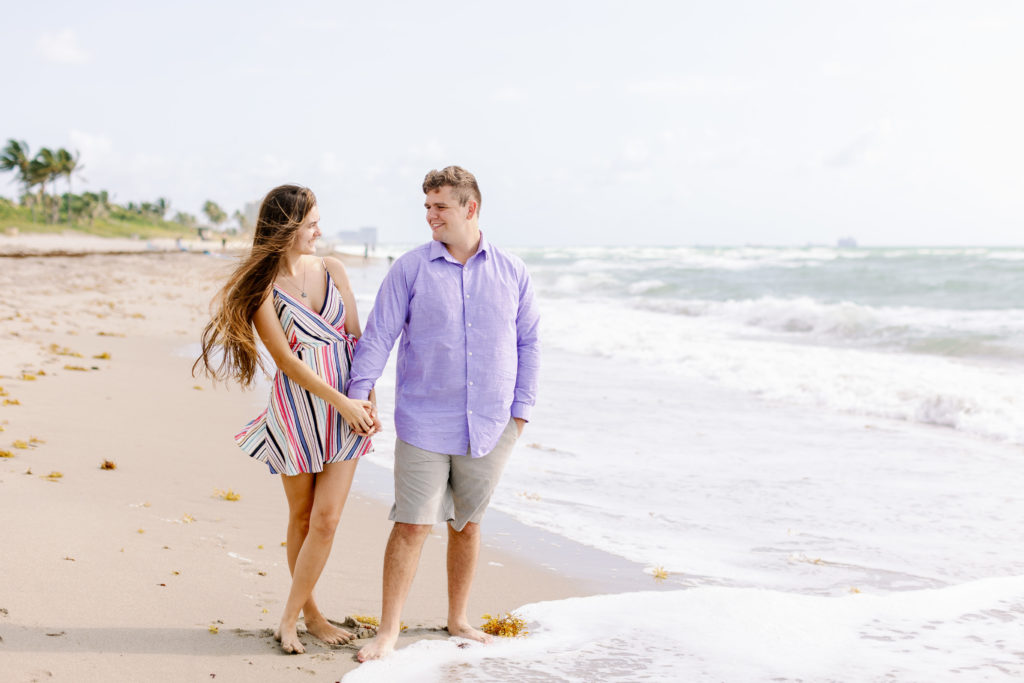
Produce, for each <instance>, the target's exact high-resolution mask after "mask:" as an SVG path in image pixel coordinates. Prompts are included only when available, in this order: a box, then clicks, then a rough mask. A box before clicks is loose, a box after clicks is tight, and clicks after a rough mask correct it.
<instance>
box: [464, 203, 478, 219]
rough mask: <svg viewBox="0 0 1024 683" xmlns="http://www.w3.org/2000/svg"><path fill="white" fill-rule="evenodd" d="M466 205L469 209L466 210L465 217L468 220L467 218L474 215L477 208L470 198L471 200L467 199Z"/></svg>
mask: <svg viewBox="0 0 1024 683" xmlns="http://www.w3.org/2000/svg"><path fill="white" fill-rule="evenodd" d="M468 207H469V210H468V211H467V212H466V219H467V220H468V219H470V218H472V217H473V216H475V215H476V210H477V203H476V202H474V201H473V200H472V199H471V200H469V204H468Z"/></svg>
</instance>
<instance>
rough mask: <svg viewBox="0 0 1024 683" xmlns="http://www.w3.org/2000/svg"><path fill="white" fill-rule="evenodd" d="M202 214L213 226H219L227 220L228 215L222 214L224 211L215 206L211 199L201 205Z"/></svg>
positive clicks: (215, 203)
mask: <svg viewBox="0 0 1024 683" xmlns="http://www.w3.org/2000/svg"><path fill="white" fill-rule="evenodd" d="M203 213H205V214H206V217H207V218H209V219H210V222H211V223H213V224H214V225H215V226H218V225H220V224H221V223H223V222H224V221H226V220H227V218H228V215H227V214H226V213H224V210H223V209H222V208H220V207H219V206H217V202H215V201H213V200H212V199H207V200H206V203H205V204H203Z"/></svg>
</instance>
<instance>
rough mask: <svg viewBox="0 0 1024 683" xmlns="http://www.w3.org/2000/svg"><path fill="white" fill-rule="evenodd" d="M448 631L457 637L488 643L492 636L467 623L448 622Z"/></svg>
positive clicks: (492, 638)
mask: <svg viewBox="0 0 1024 683" xmlns="http://www.w3.org/2000/svg"><path fill="white" fill-rule="evenodd" d="M448 633H449V634H451V635H453V636H456V637H458V638H465V639H467V640H475V641H476V642H478V643H484V644H487V643H490V642H492V641H493V640H494V636H491V635H488V634H486V633H484V632H483V631H481V630H480V629H476V628H473V627H472V626H470V625H469V624H448Z"/></svg>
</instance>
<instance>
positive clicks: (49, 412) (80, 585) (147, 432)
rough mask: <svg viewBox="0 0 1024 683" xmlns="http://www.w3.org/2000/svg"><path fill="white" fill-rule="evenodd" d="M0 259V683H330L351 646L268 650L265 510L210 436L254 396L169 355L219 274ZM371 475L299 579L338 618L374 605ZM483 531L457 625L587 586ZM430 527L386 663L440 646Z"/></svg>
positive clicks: (192, 268) (63, 246)
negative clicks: (402, 628) (398, 653)
mask: <svg viewBox="0 0 1024 683" xmlns="http://www.w3.org/2000/svg"><path fill="white" fill-rule="evenodd" d="M4 239H6V240H7V241H6V243H4V242H3V240H4ZM143 244H144V243H143ZM129 246H130V245H129ZM136 246H138V245H136ZM218 246H219V245H218ZM0 247H2V248H0V253H6V254H8V255H9V254H11V253H15V252H20V253H21V254H22V256H23V257H22V258H11V257H9V256H8V257H4V256H2V255H0V287H2V291H3V292H4V296H3V297H2V299H0V321H2V326H0V375H2V379H0V387H3V390H2V397H0V401H3V405H2V406H0V428H2V431H0V450H2V451H3V452H4V453H3V455H4V457H3V458H0V500H2V501H3V505H2V509H3V515H4V523H3V526H2V532H0V547H2V548H3V551H2V552H0V576H3V583H2V587H0V653H2V655H0V679H2V680H4V681H34V680H74V681H114V680H148V681H163V680H167V681H172V680H173V681H180V680H200V679H203V680H208V679H212V678H216V679H218V680H275V681H292V680H302V681H306V680H339V679H340V678H341V677H342V676H343V675H344V674H345V672H347V671H349V670H351V669H353V668H355V667H356V666H357V665H358V664H357V662H356V661H355V659H354V654H355V651H356V649H357V646H358V644H359V641H356V645H349V646H343V647H336V648H330V647H327V646H324V645H322V644H319V643H318V641H315V640H314V639H313V638H311V637H309V636H304V637H303V642H304V644H305V645H306V648H307V652H306V654H305V655H301V656H286V655H284V654H282V653H281V652H280V650H279V648H278V647H277V645H276V643H275V641H274V640H273V638H272V636H271V631H272V629H273V627H274V626H276V620H277V618H278V617H279V611H280V609H281V607H282V605H283V601H284V599H285V597H286V594H287V588H288V568H287V564H286V559H285V550H284V548H283V547H282V545H283V540H284V537H285V522H286V504H285V500H284V496H283V493H282V491H281V485H280V483H279V481H278V478H277V477H275V476H271V475H269V474H268V473H267V472H266V469H265V468H264V467H263V466H262V465H261V464H260V463H256V462H252V461H249V460H248V459H247V458H245V457H244V455H242V454H241V452H240V451H239V450H238V449H237V447H236V446H235V445H234V443H233V441H232V438H231V437H232V434H233V433H234V431H235V430H236V429H237V428H239V427H240V426H241V425H243V424H244V423H245V422H246V421H248V420H249V419H251V418H252V417H253V416H254V415H255V414H256V412H258V406H259V403H260V402H261V401H262V400H263V396H261V395H256V394H254V393H252V392H249V393H245V392H242V391H240V390H239V389H238V388H237V387H231V388H227V387H225V386H223V385H221V386H214V385H213V384H211V382H209V381H208V380H206V379H193V378H192V376H191V374H190V367H191V364H192V360H193V359H192V357H191V354H190V353H189V352H188V349H189V345H190V344H193V345H194V344H195V343H196V341H197V339H198V335H199V331H200V330H201V327H202V325H203V324H204V323H205V320H206V307H207V305H208V302H209V300H210V297H211V296H212V294H213V292H214V291H215V289H216V286H217V283H218V282H220V281H221V280H222V278H223V277H224V275H225V274H226V272H227V271H228V269H229V268H230V267H231V264H232V260H231V259H230V258H227V257H217V256H216V255H206V254H202V253H177V252H174V251H159V250H158V249H155V248H154V249H148V248H145V247H144V246H143V248H141V249H128V248H127V247H126V246H125V245H121V244H116V245H115V244H111V243H110V242H105V241H100V242H96V241H95V240H93V239H91V238H78V237H75V238H69V237H64V238H61V237H59V236H57V237H55V236H40V237H38V238H35V237H32V238H30V237H21V238H0ZM164 247H166V245H164ZM172 247H173V245H172ZM33 250H35V251H36V252H49V253H54V252H57V253H59V252H69V253H81V252H93V253H90V254H87V255H84V256H51V257H40V256H33V255H31V254H30V253H27V252H31V251H33ZM123 251H139V252H140V253H137V254H123V253H116V252H123ZM96 252H105V253H96ZM353 263H354V265H353V266H352V267H358V260H354V261H353ZM362 313H363V315H364V316H365V313H366V311H363V312H362ZM104 461H110V462H111V463H113V466H114V467H116V469H103V468H102V467H101V465H102V464H103V462H104ZM374 467H375V466H374V465H372V464H369V463H367V464H363V465H362V467H361V468H360V471H363V470H366V469H367V468H374ZM376 469H377V470H378V471H377V472H368V473H367V481H370V480H373V481H374V482H375V483H373V484H372V486H364V485H361V484H360V479H361V474H360V472H357V474H356V485H355V488H354V491H353V494H352V495H351V496H350V498H349V500H348V503H347V505H346V508H345V512H344V515H343V518H342V522H341V525H340V527H339V530H338V535H337V538H336V541H335V547H334V551H333V554H332V557H331V559H330V561H329V563H328V565H327V568H326V570H325V572H324V575H323V577H322V579H321V581H320V584H319V585H320V588H319V590H318V593H317V597H318V600H319V602H320V604H321V606H322V607H323V609H324V611H325V613H327V614H328V616H329V617H331V618H332V619H336V620H339V621H341V620H344V619H345V618H346V617H347V616H349V615H377V614H378V613H379V609H380V604H379V603H380V595H379V593H380V566H381V560H382V557H383V548H384V543H385V541H386V537H387V534H388V531H389V528H390V523H389V522H388V521H387V520H386V513H387V506H388V504H387V503H385V502H384V500H383V499H382V497H381V495H380V492H381V489H386V477H384V475H386V472H384V471H383V470H381V469H380V468H379V467H377V468H376ZM382 481H384V482H385V483H384V484H382V483H381V482H382ZM371 488H374V489H375V490H376V493H374V492H372V491H370V490H369V489H371ZM228 492H230V493H231V494H237V495H238V497H239V498H238V499H237V500H229V498H234V497H235V496H234V495H227V494H228ZM484 527H485V537H486V538H487V540H486V541H485V547H484V549H483V553H482V556H481V560H480V565H479V573H478V577H477V581H476V588H475V590H474V594H473V596H472V599H471V604H470V614H482V613H484V612H491V613H496V612H500V611H504V610H511V609H513V608H515V607H517V606H518V605H521V604H524V603H528V602H534V601H539V600H547V599H554V598H563V597H569V596H573V595H581V594H585V593H587V592H593V588H594V587H596V586H597V585H598V583H599V582H598V581H597V580H595V578H594V577H591V578H589V579H586V580H577V579H574V578H572V577H570V576H568V575H566V574H565V573H564V572H558V571H552V570H551V569H550V568H546V567H542V566H539V565H534V564H529V563H527V562H525V561H524V559H523V556H522V553H516V552H514V551H512V550H505V549H502V548H501V547H498V546H499V545H501V544H496V543H495V542H494V540H495V539H494V537H487V535H486V532H487V523H486V521H485V525H484ZM443 531H444V530H443V528H441V527H438V528H436V529H435V531H434V533H433V535H432V537H431V538H430V540H429V542H428V544H427V546H426V548H425V550H424V554H423V560H422V563H421V569H420V572H419V574H418V576H417V579H416V583H415V585H414V587H413V590H412V595H411V597H410V600H409V602H408V605H407V608H406V611H405V616H404V620H405V623H406V625H407V626H408V630H407V631H406V633H405V635H404V636H403V638H402V641H401V642H400V647H401V646H404V645H406V644H408V643H410V642H412V641H415V640H419V639H443V638H447V633H446V632H445V631H443V624H444V622H443V618H444V614H445V604H446V603H445V590H444V585H445V583H444V570H443V564H444V563H443V555H444V545H445V538H444V534H443ZM502 535H503V536H505V537H508V536H509V535H510V532H509V530H508V529H505V530H504V531H503V532H502ZM511 535H512V536H515V533H514V532H513V533H512V534H511ZM519 540H523V539H519ZM517 543H518V541H515V540H513V542H512V544H511V545H516V544H517ZM504 545H505V546H510V544H509V543H508V542H507V541H506V542H505V544H504ZM563 554H564V550H563ZM648 580H649V579H648Z"/></svg>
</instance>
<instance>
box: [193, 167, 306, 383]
mask: <svg viewBox="0 0 1024 683" xmlns="http://www.w3.org/2000/svg"><path fill="white" fill-rule="evenodd" d="M314 206H316V196H315V195H314V194H313V191H312V190H310V189H309V188H307V187H301V186H299V185H281V186H279V187H275V188H274V189H273V190H271V191H270V192H268V193H267V196H266V197H264V198H263V203H261V204H260V214H259V218H257V219H256V235H255V236H254V237H253V241H252V249H251V250H250V251H249V254H248V256H246V257H245V258H244V259H243V261H242V263H241V264H239V266H238V267H237V268H236V269H235V272H234V273H232V274H231V277H230V278H228V281H227V284H225V285H224V287H223V288H222V289H221V290H220V292H218V293H217V295H216V296H215V297H214V299H213V303H212V304H211V309H212V318H211V320H210V322H209V323H207V325H206V328H205V329H204V330H203V337H202V348H203V351H202V355H200V356H199V358H198V359H197V360H196V362H195V363H194V364H193V365H192V375H193V376H195V375H196V373H197V372H199V371H201V372H202V373H203V374H206V375H208V376H211V377H213V378H214V379H235V380H238V382H239V383H240V384H241V385H242V386H243V387H247V386H249V385H250V384H252V380H253V376H254V375H255V374H256V370H257V368H258V369H261V370H265V368H264V367H263V359H262V358H261V357H260V353H259V349H258V348H257V346H256V333H255V331H254V329H253V324H252V318H253V316H254V315H255V314H256V309H258V308H259V307H260V304H262V303H263V300H264V299H265V298H267V296H268V295H269V294H270V291H271V289H272V288H273V286H274V278H275V277H276V276H277V273H278V270H279V269H280V268H281V262H282V260H283V259H284V255H285V252H287V251H288V249H289V248H290V247H291V245H292V241H293V240H294V239H295V231H296V230H298V228H299V226H300V225H302V221H304V220H305V219H306V216H307V215H309V212H310V211H311V210H312V209H313V207H314ZM216 349H220V350H221V352H222V355H221V357H220V359H219V361H220V362H219V363H218V362H216V360H215V357H216V355H217V354H216V353H215V350H216Z"/></svg>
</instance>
